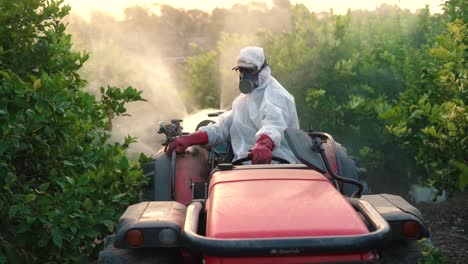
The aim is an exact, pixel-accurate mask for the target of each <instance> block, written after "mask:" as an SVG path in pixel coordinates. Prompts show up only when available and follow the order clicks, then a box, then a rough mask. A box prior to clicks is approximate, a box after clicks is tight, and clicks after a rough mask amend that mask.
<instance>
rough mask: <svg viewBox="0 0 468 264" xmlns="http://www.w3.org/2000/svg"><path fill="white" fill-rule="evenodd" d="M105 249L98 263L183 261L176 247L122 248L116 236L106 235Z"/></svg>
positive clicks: (166, 262) (144, 263) (153, 263)
mask: <svg viewBox="0 0 468 264" xmlns="http://www.w3.org/2000/svg"><path fill="white" fill-rule="evenodd" d="M105 244H106V246H105V249H104V250H103V251H101V252H99V256H98V264H136V263H141V264H150V263H152V264H176V263H181V257H180V256H178V254H177V253H178V251H177V250H176V249H174V250H173V249H154V248H153V249H120V248H115V247H114V236H113V235H112V236H108V237H106V242H105Z"/></svg>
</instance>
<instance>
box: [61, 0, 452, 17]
mask: <svg viewBox="0 0 468 264" xmlns="http://www.w3.org/2000/svg"><path fill="white" fill-rule="evenodd" d="M251 1H252V0H66V1H65V2H68V3H70V5H71V6H72V12H73V13H80V14H82V15H83V16H85V17H87V16H88V15H89V12H90V11H92V10H100V11H105V12H108V13H111V14H113V15H114V16H116V17H117V18H122V16H123V10H124V9H125V8H126V7H128V6H131V5H135V4H137V5H141V6H145V7H147V8H148V9H150V10H153V11H154V12H157V10H158V8H157V4H166V5H172V6H174V7H177V8H184V9H201V10H204V11H207V12H209V11H211V10H213V9H214V8H215V7H223V8H230V7H232V5H233V4H235V3H242V4H246V3H248V2H251ZM255 2H264V3H266V4H267V5H268V6H271V5H272V2H273V1H272V0H255ZM290 2H291V3H292V4H295V3H303V4H304V5H306V6H307V7H308V8H309V9H310V10H312V11H315V12H321V11H329V10H330V8H333V10H334V12H335V13H338V14H344V13H346V11H347V9H348V8H351V9H367V10H375V7H376V6H379V5H381V4H382V3H388V4H392V5H394V4H396V5H399V6H400V7H401V8H403V9H410V10H411V11H413V12H414V11H416V10H417V9H420V8H423V7H424V6H425V5H426V4H428V5H429V7H430V10H431V13H441V12H442V8H441V6H440V5H441V4H442V3H444V2H445V0H354V1H351V0H290Z"/></svg>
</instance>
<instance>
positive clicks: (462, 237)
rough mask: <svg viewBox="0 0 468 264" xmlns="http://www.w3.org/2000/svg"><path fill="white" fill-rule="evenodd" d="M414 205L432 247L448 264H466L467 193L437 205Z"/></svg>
mask: <svg viewBox="0 0 468 264" xmlns="http://www.w3.org/2000/svg"><path fill="white" fill-rule="evenodd" d="M413 204H414V203H413ZM414 205H415V206H416V207H417V208H419V210H421V212H422V214H423V216H424V218H425V221H426V224H427V225H428V226H429V229H430V230H431V234H432V241H433V243H434V245H435V246H437V247H439V248H440V249H441V251H442V253H443V254H444V255H445V256H447V257H448V258H449V263H454V264H466V263H468V191H465V192H464V193H460V194H457V195H455V196H454V197H451V198H448V199H447V200H446V201H444V202H442V203H439V204H427V203H419V204H414Z"/></svg>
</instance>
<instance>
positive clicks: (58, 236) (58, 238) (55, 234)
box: [52, 228, 63, 248]
mask: <svg viewBox="0 0 468 264" xmlns="http://www.w3.org/2000/svg"><path fill="white" fill-rule="evenodd" d="M62 241H63V233H62V231H61V230H60V229H58V228H53V229H52V242H53V243H54V244H55V245H56V246H57V247H59V248H61V247H62Z"/></svg>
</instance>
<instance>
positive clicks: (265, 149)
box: [247, 134, 275, 164]
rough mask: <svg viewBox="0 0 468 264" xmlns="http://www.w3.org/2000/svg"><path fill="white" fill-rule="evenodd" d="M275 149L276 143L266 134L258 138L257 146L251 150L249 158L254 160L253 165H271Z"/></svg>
mask: <svg viewBox="0 0 468 264" xmlns="http://www.w3.org/2000/svg"><path fill="white" fill-rule="evenodd" d="M274 148H275V143H274V142H273V140H271V138H270V137H269V136H267V135H265V134H263V135H261V136H260V138H258V140H257V143H255V146H253V148H251V149H250V150H249V153H248V154H247V157H250V158H252V164H269V163H271V159H272V157H273V153H272V150H273V149H274Z"/></svg>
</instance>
